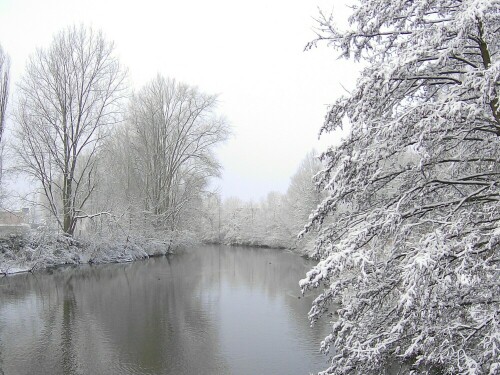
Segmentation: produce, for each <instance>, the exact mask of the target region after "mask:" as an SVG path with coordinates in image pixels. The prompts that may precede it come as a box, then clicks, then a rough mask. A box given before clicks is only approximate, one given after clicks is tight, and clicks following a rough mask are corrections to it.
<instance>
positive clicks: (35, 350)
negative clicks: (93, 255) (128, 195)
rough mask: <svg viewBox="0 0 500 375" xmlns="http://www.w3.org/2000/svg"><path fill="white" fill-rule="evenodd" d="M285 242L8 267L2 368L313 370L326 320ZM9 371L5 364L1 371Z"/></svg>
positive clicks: (2, 305)
mask: <svg viewBox="0 0 500 375" xmlns="http://www.w3.org/2000/svg"><path fill="white" fill-rule="evenodd" d="M313 264H314V262H312V261H308V260H304V259H303V258H300V257H299V256H298V255H296V254H293V253H291V252H288V251H283V250H269V249H261V248H260V249H255V248H241V247H225V246H200V247H197V248H193V249H190V250H188V251H185V252H180V253H179V254H176V255H175V256H173V257H158V258H150V259H147V260H143V261H138V262H133V263H121V264H105V265H82V266H78V267H75V266H68V267H58V268H55V269H50V270H46V271H40V272H37V273H35V274H20V275H15V276H10V277H7V278H2V279H0V369H2V370H3V372H4V373H5V374H32V373H36V374H93V373H95V374H308V373H310V372H317V371H319V370H321V369H324V368H325V367H327V366H326V358H325V357H324V356H323V355H322V354H320V353H319V352H318V348H319V344H320V341H321V339H322V338H323V337H324V336H325V335H326V327H323V328H322V329H320V328H319V327H316V328H314V329H312V328H310V327H309V322H308V320H307V312H308V310H309V309H310V306H311V302H312V296H305V297H302V298H299V297H301V295H300V290H299V288H298V280H299V279H300V278H302V277H303V276H304V274H305V272H306V271H307V270H309V269H310V268H311V267H312V265H313ZM0 373H1V372H0Z"/></svg>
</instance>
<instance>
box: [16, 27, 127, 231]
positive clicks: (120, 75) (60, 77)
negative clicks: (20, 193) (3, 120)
mask: <svg viewBox="0 0 500 375" xmlns="http://www.w3.org/2000/svg"><path fill="white" fill-rule="evenodd" d="M113 51H114V46H113V43H110V42H107V41H106V40H105V39H104V37H103V35H102V34H101V32H96V31H95V30H92V29H89V28H84V27H83V26H81V27H70V28H67V29H65V30H63V31H62V32H60V33H59V34H57V35H56V36H55V37H54V39H53V41H52V44H51V45H50V47H48V48H47V49H39V50H38V51H37V52H36V53H35V54H34V55H33V56H31V58H30V59H29V62H28V64H27V68H26V72H25V75H24V76H23V77H22V79H21V81H20V84H19V101H18V103H17V112H16V123H17V126H18V145H17V150H18V155H19V157H20V159H21V168H23V170H24V171H26V172H28V173H30V174H31V176H32V177H34V178H35V179H36V180H38V181H39V182H40V183H41V186H42V192H43V195H44V198H46V199H45V204H46V206H47V208H48V209H49V211H50V212H51V213H52V214H53V216H54V218H55V220H56V221H57V223H58V225H59V227H60V228H61V229H62V230H63V231H64V232H65V233H67V234H69V235H71V234H73V232H74V230H75V226H76V223H77V220H78V213H79V212H80V211H81V210H82V208H83V206H84V205H85V202H86V201H87V200H88V199H89V197H90V196H91V194H92V192H93V191H94V188H95V178H94V176H95V170H96V162H97V160H98V158H97V156H98V151H99V149H100V146H101V144H102V140H103V139H104V137H105V136H106V135H107V134H108V131H109V128H110V126H111V125H113V124H115V123H117V121H119V120H120V117H121V114H120V111H119V102H120V99H121V97H122V93H123V90H124V78H125V72H124V70H123V69H122V67H121V66H120V64H119V62H118V60H117V58H116V57H114V55H113Z"/></svg>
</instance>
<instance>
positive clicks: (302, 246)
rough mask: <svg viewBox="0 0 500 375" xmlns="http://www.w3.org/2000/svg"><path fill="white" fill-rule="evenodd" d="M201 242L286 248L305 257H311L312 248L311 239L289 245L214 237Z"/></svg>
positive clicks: (277, 248)
mask: <svg viewBox="0 0 500 375" xmlns="http://www.w3.org/2000/svg"><path fill="white" fill-rule="evenodd" d="M202 242H203V243H204V244H207V245H225V246H238V247H253V248H255V247H259V248H263V249H276V250H288V251H291V252H294V253H296V254H298V255H300V256H301V257H304V258H306V259H311V258H313V250H314V248H313V242H312V241H308V242H305V243H301V242H297V244H296V245H294V246H290V245H287V244H284V243H281V244H280V243H271V242H261V241H252V240H248V241H246V240H239V241H235V240H231V241H224V240H222V241H219V240H216V239H209V240H207V239H205V240H203V241H202Z"/></svg>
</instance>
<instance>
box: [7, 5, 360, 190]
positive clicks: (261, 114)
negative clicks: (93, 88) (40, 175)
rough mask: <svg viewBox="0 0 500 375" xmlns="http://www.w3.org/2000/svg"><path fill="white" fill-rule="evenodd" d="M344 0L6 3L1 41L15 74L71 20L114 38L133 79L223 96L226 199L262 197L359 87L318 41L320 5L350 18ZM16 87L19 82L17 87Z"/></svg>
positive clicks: (283, 181) (351, 70)
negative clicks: (339, 101) (173, 82)
mask: <svg viewBox="0 0 500 375" xmlns="http://www.w3.org/2000/svg"><path fill="white" fill-rule="evenodd" d="M344 3H345V1H344V0H329V1H327V0H272V1H269V0H253V1H234V0H210V1H206V0H175V1H172V0H163V1H156V0H142V1H124V0H86V1H82V0H45V1H41V0H0V43H1V44H2V45H3V47H4V49H5V50H6V51H7V52H8V53H9V54H10V56H11V60H12V78H13V80H14V81H15V80H16V79H17V77H19V75H20V74H22V72H23V69H24V65H25V61H26V58H27V56H28V55H29V54H31V53H32V52H33V51H34V50H35V48H37V47H45V46H47V45H48V44H49V43H50V41H51V39H52V36H53V34H54V33H55V32H57V31H59V30H60V29H62V28H64V27H66V26H69V25H71V24H80V23H83V24H85V25H89V26H92V27H94V28H98V29H101V30H102V31H103V32H104V34H105V35H106V37H107V38H108V39H109V40H113V41H114V42H115V46H116V51H117V54H118V56H119V57H120V58H121V61H122V63H123V64H124V65H125V66H127V67H128V69H129V77H130V82H131V84H132V86H133V87H139V86H140V85H142V84H143V83H145V82H147V81H148V80H150V79H152V78H153V77H154V76H155V75H156V74H157V73H161V74H163V75H165V76H169V77H173V78H176V79H177V80H180V81H184V82H186V83H188V84H191V85H196V86H198V87H199V88H200V89H201V90H202V91H205V92H208V93H218V94H220V97H219V100H220V101H219V102H220V105H219V109H220V112H221V113H223V114H225V116H226V117H227V118H228V120H229V122H230V123H231V125H232V127H233V132H234V136H233V138H232V139H231V140H230V141H228V142H227V143H226V144H225V145H224V146H222V147H221V148H220V149H219V150H218V155H219V157H220V161H221V163H222V165H223V166H224V172H223V178H222V180H221V181H219V182H218V183H217V184H218V185H220V187H221V192H222V194H223V196H224V197H229V196H237V197H240V198H243V199H254V200H258V199H260V198H261V197H264V196H265V195H266V194H267V193H268V192H270V191H273V190H275V191H280V192H285V191H286V188H287V186H288V183H289V179H290V177H291V176H292V175H293V173H294V172H295V170H296V169H297V167H298V165H299V163H300V161H301V160H302V158H303V157H304V156H305V154H306V153H307V152H308V151H309V150H311V149H312V148H316V149H317V150H321V149H323V148H324V147H325V145H327V144H330V143H332V142H335V141H336V138H338V136H330V137H329V139H324V140H323V141H321V142H318V140H317V134H318V130H319V127H320V126H321V124H322V122H323V119H324V115H325V112H326V108H327V104H329V103H332V102H333V101H334V100H335V99H336V98H337V97H338V96H339V95H341V94H342V93H343V92H344V89H343V87H342V86H344V87H347V88H349V87H352V86H353V84H354V81H355V77H356V72H357V67H356V66H354V65H353V64H352V62H348V61H344V60H337V54H336V52H335V51H333V50H332V49H330V48H327V47H326V46H322V47H320V48H318V49H315V50H312V51H308V52H304V51H303V50H304V46H305V45H306V43H307V42H308V41H310V40H311V39H313V38H314V33H313V31H312V28H313V27H314V26H315V24H314V21H313V17H316V16H317V15H318V7H320V8H321V9H324V10H327V11H330V10H332V9H334V11H335V16H336V18H337V19H339V21H343V22H345V18H346V17H347V14H348V13H349V12H348V9H347V7H346V6H345V4H344ZM12 89H13V90H14V88H12Z"/></svg>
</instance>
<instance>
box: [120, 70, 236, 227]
mask: <svg viewBox="0 0 500 375" xmlns="http://www.w3.org/2000/svg"><path fill="white" fill-rule="evenodd" d="M216 107H217V97H216V96H214V95H207V94H205V93H202V92H200V91H199V90H198V89H197V88H196V87H192V86H189V85H186V84H183V83H179V82H176V81H175V80H173V79H167V78H164V77H162V76H158V77H157V78H155V79H154V80H152V81H151V82H150V83H148V84H146V85H145V86H144V87H143V88H142V89H141V90H139V91H138V93H137V94H135V95H134V96H133V97H132V99H131V102H130V108H129V116H128V117H129V120H128V126H129V128H130V141H131V145H132V149H131V150H130V152H133V153H134V155H135V164H136V168H135V171H136V174H137V176H138V177H139V179H140V184H141V185H142V193H141V197H142V199H143V201H142V210H143V212H145V213H147V214H148V215H149V216H150V219H151V223H152V224H153V225H154V226H155V227H156V228H158V229H164V228H168V229H171V230H174V229H177V227H178V226H179V225H180V224H181V221H183V220H185V219H186V218H187V216H188V212H191V213H192V212H193V210H194V209H195V207H194V206H193V203H195V202H197V203H196V205H198V206H199V204H198V203H199V202H198V199H199V198H200V194H201V193H202V192H203V190H204V189H205V188H206V187H207V184H208V181H209V179H210V178H211V177H216V176H218V175H219V172H220V165H219V163H218V162H217V160H216V158H215V155H214V148H215V147H216V146H217V145H219V144H220V143H222V142H224V141H225V140H226V139H227V138H228V136H229V125H228V124H227V122H226V120H225V119H224V118H223V117H221V116H220V115H218V114H217V113H216ZM190 217H192V215H191V216H190Z"/></svg>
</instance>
